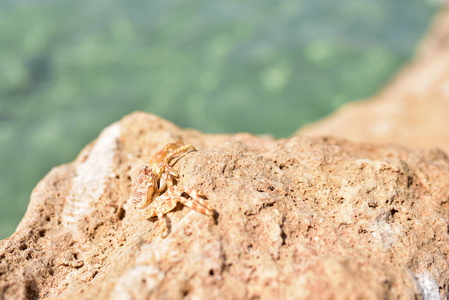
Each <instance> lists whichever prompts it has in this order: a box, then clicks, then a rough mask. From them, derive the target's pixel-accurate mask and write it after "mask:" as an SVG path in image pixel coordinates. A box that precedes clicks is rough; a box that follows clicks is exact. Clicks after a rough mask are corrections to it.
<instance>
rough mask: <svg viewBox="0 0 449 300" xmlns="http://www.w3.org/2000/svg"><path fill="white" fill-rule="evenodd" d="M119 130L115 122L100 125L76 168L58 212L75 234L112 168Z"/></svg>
mask: <svg viewBox="0 0 449 300" xmlns="http://www.w3.org/2000/svg"><path fill="white" fill-rule="evenodd" d="M120 131H121V127H120V124H119V123H114V124H112V125H110V126H108V127H107V128H106V129H104V130H103V132H102V133H101V134H100V136H99V137H98V140H97V141H96V142H95V145H94V146H93V148H92V150H91V151H90V153H88V157H87V159H86V160H85V161H84V162H82V163H80V164H79V165H78V167H77V168H76V176H75V178H73V181H72V189H71V191H70V192H69V194H68V196H67V200H66V205H65V206H64V210H63V213H62V224H63V225H64V226H66V227H67V228H68V229H69V231H70V232H71V233H72V234H73V235H74V236H75V237H79V236H80V234H81V232H79V229H78V226H77V225H78V223H79V221H80V220H82V219H83V218H84V217H86V216H88V215H90V214H91V213H92V212H93V210H94V207H93V203H95V202H96V201H98V199H99V198H100V197H101V195H102V194H103V192H104V189H105V186H106V180H107V178H108V177H109V175H110V174H111V172H113V166H114V156H115V155H116V153H117V151H118V149H117V145H118V139H119V138H120Z"/></svg>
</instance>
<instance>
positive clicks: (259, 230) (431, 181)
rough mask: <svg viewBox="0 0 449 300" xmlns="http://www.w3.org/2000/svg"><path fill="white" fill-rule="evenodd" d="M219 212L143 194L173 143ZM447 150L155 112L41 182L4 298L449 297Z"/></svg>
mask: <svg viewBox="0 0 449 300" xmlns="http://www.w3.org/2000/svg"><path fill="white" fill-rule="evenodd" d="M178 139H182V140H183V141H184V142H186V143H191V144H193V145H195V146H196V147H197V149H198V151H196V152H190V153H188V154H186V155H185V156H183V157H181V158H179V159H177V160H176V163H175V164H174V167H175V169H176V170H177V171H178V172H179V173H180V178H179V181H178V184H179V185H181V186H186V187H190V188H193V189H195V190H198V191H201V192H202V193H204V194H205V195H206V196H207V198H208V201H209V203H210V204H211V205H212V206H213V207H214V208H215V210H216V212H217V214H218V217H217V224H214V223H213V222H212V220H210V219H209V218H208V217H207V216H205V215H202V214H200V213H198V212H195V211H192V210H190V209H189V208H187V207H184V206H182V205H178V206H177V207H176V208H175V210H174V211H173V212H170V213H168V214H167V216H166V219H167V221H168V223H169V227H170V231H169V234H168V236H167V237H166V238H161V235H160V234H161V228H162V226H161V225H162V223H161V222H162V221H158V220H157V218H152V219H148V220H147V219H143V218H142V217H141V216H140V214H139V212H138V211H137V210H136V209H134V208H133V207H132V205H131V203H130V201H129V196H130V192H131V179H132V177H133V176H135V174H136V173H137V171H138V169H139V168H140V167H141V165H142V164H143V163H145V162H146V161H147V160H148V158H149V157H150V156H151V155H152V154H153V153H155V152H156V151H158V150H159V149H160V148H161V147H162V146H163V145H164V144H166V143H169V142H174V141H177V140H178ZM448 182H449V159H448V157H447V156H446V155H445V154H444V153H443V152H441V151H438V150H420V151H418V150H411V149H406V148H401V147H395V146H372V145H368V144H356V143H351V142H347V141H345V140H340V139H334V138H317V137H306V136H296V137H293V138H289V139H283V140H271V139H269V138H260V137H255V136H251V135H249V134H238V135H232V136H231V135H206V134H202V133H200V132H197V131H194V130H182V129H180V128H178V127H176V126H175V125H173V124H172V123H170V122H168V121H166V120H163V119H161V118H159V117H157V116H154V115H151V114H146V113H140V112H137V113H134V114H131V115H129V116H127V117H125V118H124V119H123V120H121V121H120V122H118V123H115V124H113V125H111V126H109V127H108V128H106V129H105V130H104V131H103V132H102V134H101V135H100V136H99V138H98V139H97V140H96V141H94V142H92V143H91V144H90V145H88V146H87V147H86V148H85V149H84V150H83V151H82V152H81V153H80V155H79V156H78V158H77V159H76V160H75V161H74V162H73V163H70V164H67V165H63V166H59V167H56V168H54V169H53V170H52V171H51V172H50V173H49V174H48V175H47V176H46V177H45V178H44V179H43V180H42V181H41V182H40V183H39V184H38V185H37V187H36V188H35V189H34V191H33V194H32V197H31V202H30V204H29V207H28V210H27V212H26V215H25V217H24V218H23V220H22V222H21V223H20V225H19V227H18V228H17V230H16V232H15V233H14V234H13V235H12V236H11V237H9V238H7V239H5V240H2V241H0V294H1V295H2V296H1V298H4V299H33V298H53V297H55V298H57V299H181V298H186V299H257V298H260V299H311V298H313V299H376V298H378V299H388V298H401V299H416V298H417V299H423V298H425V299H439V298H440V297H441V298H446V297H448V296H449V270H448V266H449V260H448V258H449V234H448V228H449V227H448V222H449V202H448V199H449V193H448Z"/></svg>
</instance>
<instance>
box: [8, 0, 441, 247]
mask: <svg viewBox="0 0 449 300" xmlns="http://www.w3.org/2000/svg"><path fill="white" fill-rule="evenodd" d="M430 3H432V2H431V1H429V2H426V1H423V0H419V1H418V0H401V1H399V0H395V1H390V0H382V1H374V0H372V1H361V0H347V1H334V0H324V1H312V0H294V1H265V0H251V1H224V0H221V1H215V0H208V1H200V0H191V1H188V0H185V1H175V0H164V1H109V0H96V1H87V0H76V1H72V0H47V1H45V0H43V1H17V0H16V1H6V0H3V1H1V2H0V238H5V237H7V236H9V235H10V234H11V233H12V232H13V231H14V229H15V227H16V226H17V224H18V222H19V221H20V219H21V218H22V216H23V214H24V212H25V209H26V206H27V204H28V201H29V196H30V193H31V190H32V188H33V187H34V186H35V185H36V184H37V182H38V181H39V180H40V179H41V178H43V177H44V176H45V174H46V173H48V172H49V170H50V169H51V168H52V167H54V166H57V165H59V164H62V163H67V162H70V161H71V160H73V159H74V158H75V156H76V154H77V153H78V152H79V151H80V150H81V149H82V148H83V147H84V146H85V145H86V144H87V143H88V142H90V141H91V140H92V139H94V138H95V137H96V136H97V135H98V134H99V133H100V131H101V129H103V128H104V127H106V126H107V125H109V124H111V123H112V122H115V121H117V120H119V119H120V118H121V117H123V116H124V115H126V114H129V113H130V112H132V111H134V110H142V111H148V112H152V113H155V114H158V115H160V116H162V117H164V118H166V119H169V120H171V121H173V122H175V123H176V124H178V125H179V126H181V127H192V128H196V129H199V130H202V131H204V132H210V133H232V132H238V131H248V132H251V133H254V134H265V133H268V134H271V135H274V136H276V137H287V136H289V135H291V134H292V133H293V132H294V131H295V130H297V129H298V128H299V127H300V126H302V125H304V124H306V123H308V122H311V121H315V120H317V119H319V118H321V117H323V116H325V115H327V114H329V113H331V112H332V111H333V110H335V109H336V108H337V107H339V106H341V105H342V104H344V103H347V102H349V101H352V100H355V99H361V98H366V97H369V96H371V95H372V94H373V93H375V92H376V90H378V89H379V88H380V87H381V86H382V85H383V84H384V83H385V82H386V81H388V79H389V78H390V77H391V76H392V75H393V74H394V72H395V71H396V70H397V69H398V68H399V67H400V66H401V65H402V64H403V63H405V62H406V61H407V60H408V59H409V58H410V57H411V55H413V52H414V50H415V48H416V45H417V43H418V42H419V40H420V38H421V37H422V36H423V35H424V33H425V32H426V30H427V28H428V26H429V24H430V20H431V19H432V17H433V16H434V14H435V12H436V9H437V7H435V6H432V5H431V4H430Z"/></svg>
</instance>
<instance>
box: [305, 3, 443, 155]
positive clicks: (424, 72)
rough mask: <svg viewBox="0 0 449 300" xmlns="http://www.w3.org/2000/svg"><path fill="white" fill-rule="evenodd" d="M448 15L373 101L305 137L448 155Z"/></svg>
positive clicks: (312, 128) (315, 126)
mask: <svg viewBox="0 0 449 300" xmlns="http://www.w3.org/2000/svg"><path fill="white" fill-rule="evenodd" d="M447 70H449V9H447V8H446V9H444V10H442V11H441V13H440V15H439V16H438V18H437V20H436V22H435V23H434V26H433V27H432V29H431V31H430V33H429V35H428V36H427V38H426V39H425V40H424V43H423V45H422V46H421V48H420V51H419V52H418V54H417V56H416V57H415V59H414V61H413V62H412V63H411V64H410V65H408V66H407V67H406V68H405V69H404V70H403V71H402V72H401V73H400V74H399V75H398V76H397V77H396V78H395V79H394V80H393V81H392V82H391V83H390V84H389V85H388V86H387V87H386V88H384V89H382V91H381V92H380V93H379V94H378V95H376V96H375V97H374V98H373V99H370V100H368V101H363V102H359V103H353V104H349V105H347V106H345V107H343V108H341V109H340V110H338V111H337V112H336V113H335V114H333V115H331V116H330V117H327V118H325V119H324V120H322V121H320V122H318V123H316V124H311V125H308V126H306V127H304V128H302V129H301V130H300V131H299V133H300V134H307V135H312V136H313V135H324V136H336V137H341V138H345V139H349V140H352V141H358V142H370V143H378V144H400V145H404V146H408V147H419V148H425V149H431V148H434V147H438V148H441V149H443V150H444V151H446V153H449V118H448V116H449V84H448V83H449V72H448V71H447Z"/></svg>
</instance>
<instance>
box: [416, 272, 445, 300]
mask: <svg viewBox="0 0 449 300" xmlns="http://www.w3.org/2000/svg"><path fill="white" fill-rule="evenodd" d="M415 277H416V281H417V282H418V285H419V287H420V288H421V290H422V296H423V299H424V300H441V296H440V293H439V288H438V283H436V281H435V279H434V278H433V276H432V275H431V274H429V273H421V274H415Z"/></svg>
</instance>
